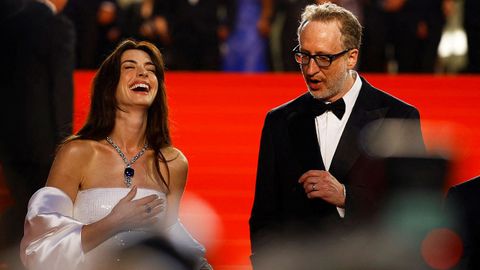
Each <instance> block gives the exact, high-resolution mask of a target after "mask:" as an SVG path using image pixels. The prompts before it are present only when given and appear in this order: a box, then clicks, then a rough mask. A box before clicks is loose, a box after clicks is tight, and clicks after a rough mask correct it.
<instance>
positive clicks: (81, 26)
mask: <svg viewBox="0 0 480 270" xmlns="http://www.w3.org/2000/svg"><path fill="white" fill-rule="evenodd" d="M65 15H66V16H68V17H69V18H70V19H71V20H72V22H73V24H74V25H75V32H76V36H77V42H76V44H75V53H76V68H77V69H97V68H98V67H99V66H100V64H101V63H102V61H103V60H104V59H105V58H106V57H107V55H108V54H110V52H111V51H112V50H113V49H114V48H115V46H116V44H118V42H119V41H120V38H121V29H120V28H119V25H118V24H119V22H118V20H119V16H120V8H119V6H118V5H117V2H116V0H70V1H69V2H68V4H67V6H66V7H65Z"/></svg>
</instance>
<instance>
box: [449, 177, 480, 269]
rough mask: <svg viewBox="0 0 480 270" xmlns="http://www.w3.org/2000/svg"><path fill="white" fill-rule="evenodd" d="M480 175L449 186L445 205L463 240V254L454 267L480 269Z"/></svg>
mask: <svg viewBox="0 0 480 270" xmlns="http://www.w3.org/2000/svg"><path fill="white" fill-rule="evenodd" d="M479 195H480V176H478V177H476V178H474V179H471V180H469V181H466V182H464V183H461V184H458V185H456V186H453V187H451V188H450V189H449V190H448V193H447V197H446V200H445V206H446V209H447V210H448V213H449V214H450V216H451V217H453V218H454V220H453V223H454V224H456V226H455V227H454V229H455V231H456V232H457V233H458V234H459V235H460V237H461V239H462V242H463V249H464V250H463V256H462V258H461V260H460V262H459V264H458V265H457V267H456V268H455V269H462V270H465V269H468V270H474V269H480V207H479V205H480V196H479Z"/></svg>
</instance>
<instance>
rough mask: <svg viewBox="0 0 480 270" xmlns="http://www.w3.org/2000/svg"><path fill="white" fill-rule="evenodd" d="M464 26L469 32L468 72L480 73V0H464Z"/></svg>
mask: <svg viewBox="0 0 480 270" xmlns="http://www.w3.org/2000/svg"><path fill="white" fill-rule="evenodd" d="M464 1H465V3H464V6H463V7H464V9H463V20H464V21H463V27H464V29H465V32H466V34H467V42H468V53H467V57H468V66H467V69H466V72H468V73H480V16H478V14H480V1H478V0H464Z"/></svg>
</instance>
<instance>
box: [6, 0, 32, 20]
mask: <svg viewBox="0 0 480 270" xmlns="http://www.w3.org/2000/svg"><path fill="white" fill-rule="evenodd" d="M27 1H29V0H3V1H1V3H0V23H3V22H4V21H6V20H8V19H9V18H10V17H12V16H14V15H15V14H17V13H18V12H20V10H22V9H23V8H24V6H25V4H26V2H27Z"/></svg>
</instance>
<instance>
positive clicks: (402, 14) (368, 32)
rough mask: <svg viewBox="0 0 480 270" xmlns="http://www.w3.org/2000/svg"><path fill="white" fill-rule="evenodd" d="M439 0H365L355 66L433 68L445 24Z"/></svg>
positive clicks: (401, 69)
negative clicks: (360, 37)
mask: <svg viewBox="0 0 480 270" xmlns="http://www.w3.org/2000/svg"><path fill="white" fill-rule="evenodd" d="M443 1H448V0H368V1H366V2H365V6H364V20H365V21H364V25H365V34H364V37H365V38H364V45H363V47H362V52H363V53H362V55H361V61H360V65H359V70H361V71H365V72H399V73H409V72H410V73H412V72H434V71H435V68H436V62H437V56H438V55H437V54H438V53H437V51H438V45H439V43H440V38H441V35H442V31H443V26H444V24H445V14H444V10H443Z"/></svg>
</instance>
